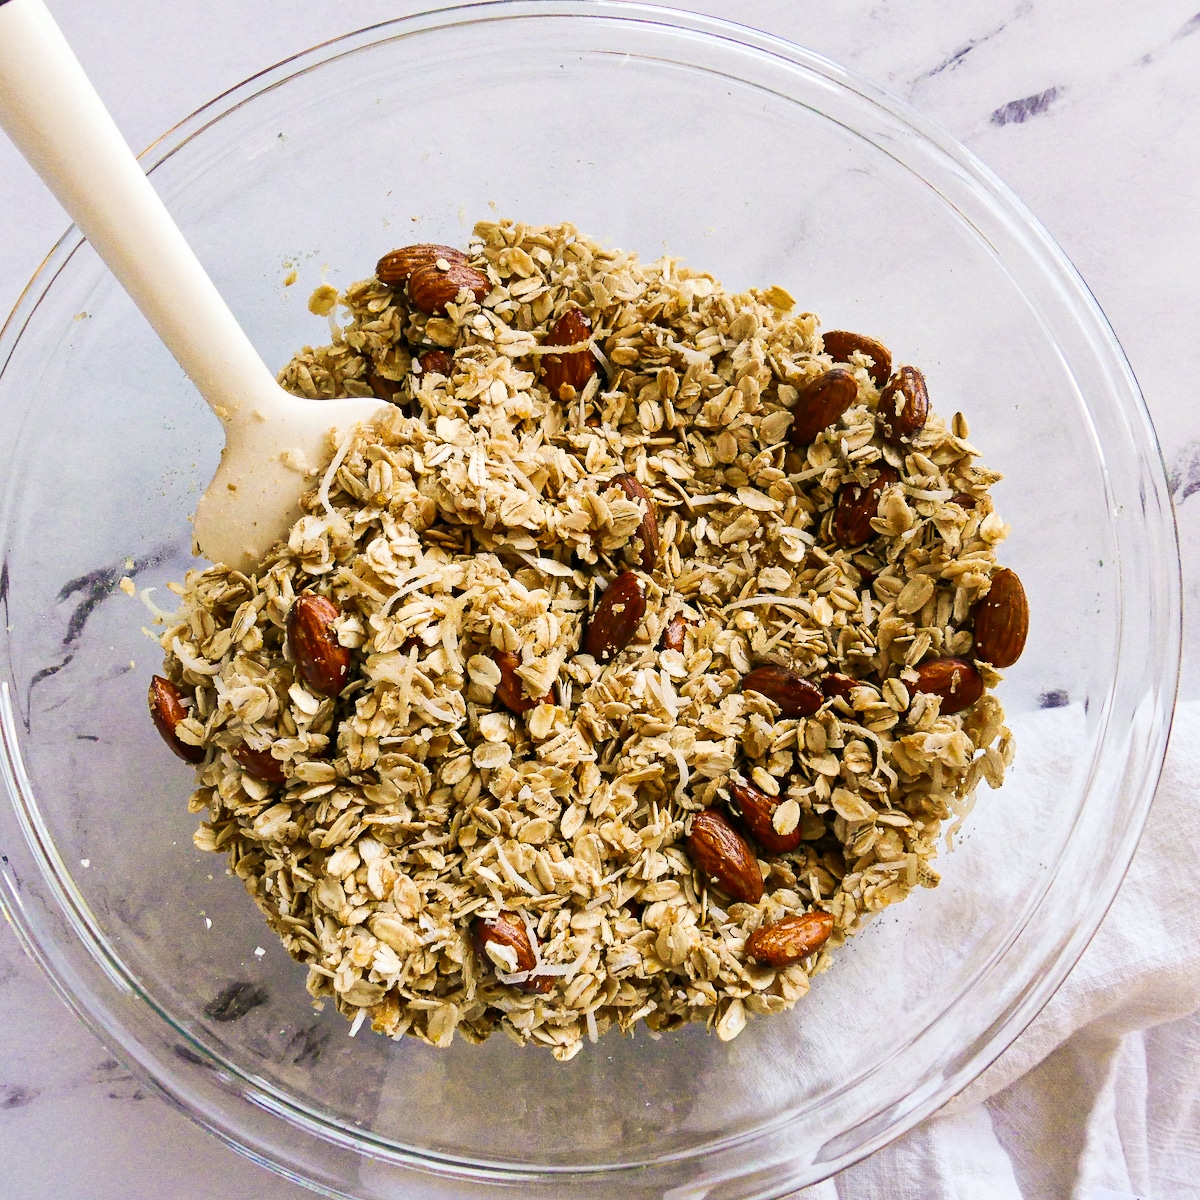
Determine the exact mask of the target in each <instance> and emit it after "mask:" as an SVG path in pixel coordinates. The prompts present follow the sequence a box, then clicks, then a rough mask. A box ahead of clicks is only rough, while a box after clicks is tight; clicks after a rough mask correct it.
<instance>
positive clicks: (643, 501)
mask: <svg viewBox="0 0 1200 1200" xmlns="http://www.w3.org/2000/svg"><path fill="white" fill-rule="evenodd" d="M611 482H612V483H614V484H616V486H617V487H619V488H620V489H621V491H623V492H624V493H625V495H626V496H628V497H629V499H630V500H636V501H637V502H638V503H639V504H640V505H641V506H642V523H641V524H640V525H639V526H638V527H637V533H636V534H635V535H634V536H635V537H636V538H637V539H638V541H639V543H640V544H641V554H640V556H639V559H638V561H639V562H640V564H641V568H642V570H643V571H652V570H653V569H654V564H655V563H656V562H658V518H657V517H656V516H655V514H654V501H653V500H651V499H650V493H649V492H647V491H646V489H645V488H644V487H642V485H641V483H640V482H638V479H637V476H636V475H629V474H622V475H614V476H613V478H612V480H611Z"/></svg>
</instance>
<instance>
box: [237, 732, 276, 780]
mask: <svg viewBox="0 0 1200 1200" xmlns="http://www.w3.org/2000/svg"><path fill="white" fill-rule="evenodd" d="M233 757H234V759H235V760H236V761H237V764H238V766H240V767H241V768H242V770H243V771H245V772H246V773H247V774H248V775H253V776H254V778H255V779H261V780H262V781H263V782H264V783H283V782H284V774H283V763H281V762H280V761H279V759H277V758H276V757H275V756H274V755H273V754H272V753H271V751H270V750H251V749H250V747H249V746H247V745H246V743H245V742H243V743H242V744H241V745H240V746H239V747H238V748H237V749H236V750H234V752H233Z"/></svg>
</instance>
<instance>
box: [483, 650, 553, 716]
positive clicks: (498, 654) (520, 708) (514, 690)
mask: <svg viewBox="0 0 1200 1200" xmlns="http://www.w3.org/2000/svg"><path fill="white" fill-rule="evenodd" d="M492 661H493V662H494V663H495V664H496V666H498V667H499V668H500V682H499V683H498V684H496V699H497V700H499V701H500V703H501V704H503V705H504V707H505V708H507V709H508V711H509V712H513V713H527V712H528V711H529V710H530V709H531V708H536V707H537V706H538V705H539V704H550V703H551V702H552V701H553V699H554V695H553V693H552V692H547V693H546V694H545V695H544V696H543V697H542V698H541V699H540V700H532V699H530V697H529V696H528V695H527V694H526V692H525V685H524V684H523V683H522V682H521V678H520V676H519V675H518V674H517V668H518V667H519V666H520V665H521V659H520V656H519V655H516V654H510V653H509V652H508V651H507V650H493V651H492Z"/></svg>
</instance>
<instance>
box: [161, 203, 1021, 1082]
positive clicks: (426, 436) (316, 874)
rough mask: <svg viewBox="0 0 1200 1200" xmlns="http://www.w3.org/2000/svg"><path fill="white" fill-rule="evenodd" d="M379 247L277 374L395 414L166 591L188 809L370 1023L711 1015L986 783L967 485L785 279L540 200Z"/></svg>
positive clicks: (997, 737) (980, 556)
mask: <svg viewBox="0 0 1200 1200" xmlns="http://www.w3.org/2000/svg"><path fill="white" fill-rule="evenodd" d="M409 249H414V248H409ZM415 249H416V250H431V252H436V261H435V262H433V263H432V265H430V264H429V263H426V264H425V268H423V269H424V271H425V273H424V274H418V271H417V270H414V269H412V264H411V263H408V262H406V261H403V259H404V255H405V253H407V251H405V252H401V251H396V252H394V254H393V255H392V256H387V257H385V259H384V260H383V261H382V262H381V263H380V267H379V274H380V275H382V276H384V278H383V279H381V278H378V277H377V278H372V279H368V280H366V281H364V282H361V283H357V284H355V285H353V286H352V287H350V288H349V289H347V291H346V292H345V293H344V294H343V295H341V296H340V298H339V303H340V305H341V306H343V308H344V310H345V311H348V314H349V322H348V324H346V325H345V327H344V328H341V327H339V326H337V325H336V324H335V326H334V337H333V341H332V344H330V345H328V346H323V347H320V348H317V349H312V348H307V347H306V348H305V350H304V351H303V352H302V353H300V354H298V355H297V356H296V357H295V358H294V359H293V360H292V362H291V363H289V364H288V366H287V368H286V369H285V370H284V372H283V373H282V375H281V382H282V383H283V384H284V386H286V387H287V388H288V389H289V390H292V391H294V392H296V393H299V394H302V395H306V396H312V397H319V396H340V395H368V394H377V395H381V396H384V397H385V398H388V399H391V400H393V401H394V403H395V408H394V410H391V411H390V412H389V414H388V415H387V416H386V417H385V418H384V419H383V420H382V421H381V422H380V423H379V424H377V425H376V426H375V427H372V428H369V429H364V430H359V431H356V432H354V433H353V434H352V435H350V436H347V437H344V438H343V439H342V440H341V441H340V442H339V443H338V444H337V445H336V447H332V448H331V449H332V450H333V451H334V454H333V459H332V462H331V463H330V464H329V467H328V470H327V471H326V472H325V474H324V477H323V478H321V479H319V480H317V479H314V485H316V484H319V486H315V487H314V490H313V491H312V492H311V493H310V494H309V496H308V497H306V500H305V515H304V516H303V517H302V518H301V519H300V521H299V522H298V523H297V524H296V525H295V527H294V528H293V530H292V533H291V536H290V539H289V541H288V543H287V544H286V545H281V546H279V547H278V548H277V549H276V550H274V551H273V552H272V553H271V554H270V555H269V556H268V558H267V559H266V561H265V562H264V563H263V565H262V567H261V568H260V570H259V572H258V574H257V575H254V576H247V575H244V574H241V573H239V572H236V571H232V570H230V569H228V568H226V567H222V566H215V567H212V568H211V569H209V570H206V571H196V572H191V573H189V575H188V578H187V580H186V583H185V584H184V585H183V586H182V587H181V588H179V591H180V593H181V595H182V606H181V608H180V610H179V612H178V613H177V614H176V615H175V616H174V617H173V618H172V621H173V623H172V625H171V627H170V628H169V629H167V631H166V632H165V633H164V634H163V636H162V645H163V647H164V649H165V651H166V665H165V667H164V676H165V678H164V679H162V680H159V681H157V683H156V686H157V687H159V689H160V690H159V698H158V700H157V708H156V707H155V705H156V699H155V691H154V689H152V693H151V704H152V709H153V710H154V713H155V719H156V721H158V723H159V727H160V729H161V730H162V731H163V732H164V736H165V737H167V739H168V741H171V740H172V738H173V739H174V746H175V749H176V750H177V752H180V753H182V754H183V755H184V756H185V757H188V758H189V759H191V760H193V761H196V762H197V788H196V791H195V792H194V794H193V796H192V797H191V802H190V803H191V809H192V811H194V812H197V813H200V812H203V813H205V814H206V819H205V820H204V822H203V824H202V825H201V826H200V828H199V831H198V832H197V834H196V844H197V845H198V846H200V847H202V848H204V849H208V850H214V851H219V852H221V853H223V854H226V855H228V856H229V859H230V862H231V864H232V868H233V870H234V871H235V872H236V873H237V875H238V876H239V877H240V878H241V879H242V880H243V882H244V883H245V886H246V888H247V890H248V891H249V892H250V893H251V895H253V897H254V898H255V900H256V901H257V903H258V904H259V906H260V907H261V909H262V910H263V912H264V913H265V914H266V917H267V920H268V922H269V923H270V925H271V926H272V928H273V929H274V930H275V931H276V932H277V933H278V934H279V936H280V937H281V938H282V940H283V943H284V945H285V946H286V947H287V949H288V951H289V952H290V953H291V954H292V955H293V956H294V957H295V958H296V959H298V960H299V961H301V962H303V963H305V964H307V965H308V971H309V975H308V988H309V991H310V992H311V993H312V995H313V996H314V997H317V998H331V999H333V1000H334V1002H335V1003H336V1005H337V1008H338V1009H339V1010H340V1011H342V1012H343V1013H345V1014H346V1015H347V1016H348V1017H353V1018H357V1019H358V1020H359V1021H361V1020H364V1019H365V1020H369V1021H370V1022H371V1025H372V1027H373V1028H374V1029H376V1030H378V1031H380V1032H382V1033H385V1034H388V1035H390V1036H392V1037H400V1036H401V1035H403V1034H406V1033H407V1034H411V1035H413V1036H415V1037H418V1038H420V1039H422V1040H423V1041H427V1042H430V1043H432V1044H434V1045H437V1046H446V1045H448V1044H449V1043H450V1042H451V1040H452V1039H453V1037H454V1035H455V1033H456V1032H457V1033H458V1034H459V1035H461V1036H462V1037H464V1038H466V1039H467V1040H469V1041H472V1042H478V1041H481V1040H482V1039H484V1038H486V1037H487V1036H488V1035H489V1034H491V1033H492V1032H493V1031H495V1030H496V1029H503V1030H504V1032H505V1033H506V1034H508V1035H509V1036H510V1037H512V1038H513V1039H514V1040H516V1041H517V1042H519V1043H521V1044H526V1043H529V1042H533V1043H534V1044H539V1045H543V1046H547V1047H549V1048H551V1049H552V1050H553V1053H554V1054H555V1056H556V1057H557V1058H560V1059H563V1060H566V1059H569V1058H571V1057H572V1056H573V1055H574V1054H575V1053H576V1052H577V1051H578V1050H579V1049H580V1048H581V1046H582V1045H583V1043H584V1040H585V1039H591V1040H595V1038H596V1037H598V1036H600V1035H602V1034H604V1033H605V1032H606V1031H607V1030H609V1029H611V1028H612V1027H614V1026H616V1027H619V1028H620V1029H621V1030H622V1031H623V1032H630V1031H632V1030H633V1028H634V1026H636V1025H637V1024H638V1023H639V1022H641V1023H643V1025H644V1027H645V1028H646V1029H647V1030H648V1031H649V1032H650V1033H651V1035H652V1036H658V1034H659V1033H661V1032H662V1031H665V1030H669V1029H673V1028H675V1027H677V1026H679V1025H681V1024H682V1023H683V1022H687V1021H703V1022H706V1023H707V1024H708V1025H709V1026H710V1027H711V1028H714V1029H715V1031H716V1033H717V1034H718V1036H720V1037H721V1038H724V1039H729V1038H732V1037H735V1036H736V1035H737V1034H738V1032H739V1031H740V1030H741V1029H742V1028H743V1027H744V1025H745V1023H746V1021H747V1019H748V1017H749V1016H750V1015H751V1014H755V1015H762V1014H767V1013H776V1012H780V1011H782V1010H785V1009H788V1008H790V1007H791V1006H792V1005H793V1004H795V1002H796V1001H797V1000H798V999H799V998H800V997H801V996H803V995H804V994H805V992H806V991H807V990H808V987H809V979H810V977H811V976H812V975H814V974H817V973H819V972H821V971H823V970H825V969H826V967H827V966H828V965H829V961H830V957H829V955H830V951H831V950H832V949H834V948H836V947H837V946H839V945H840V944H841V943H842V942H843V941H844V939H845V938H846V937H847V936H849V935H850V934H852V933H853V932H854V931H855V930H856V929H857V928H858V927H859V926H860V925H861V924H862V923H863V922H864V920H866V919H867V917H868V916H869V915H870V914H872V913H874V912H877V911H879V910H880V909H882V908H884V907H885V906H887V905H889V904H891V903H894V902H895V901H898V900H902V899H903V898H904V897H905V896H906V895H907V894H908V892H909V891H910V890H911V889H912V888H914V887H917V886H923V887H932V886H934V885H935V884H936V883H937V881H938V875H937V872H936V871H935V870H934V867H933V859H934V857H935V854H936V850H937V845H938V841H939V838H940V836H941V835H942V834H943V832H945V831H946V828H947V827H950V828H951V829H952V828H953V827H955V826H956V825H957V824H960V823H961V820H962V818H963V816H964V815H965V813H966V812H967V811H968V809H969V807H970V803H971V797H972V794H973V792H974V791H975V788H976V786H977V785H978V784H979V782H980V781H981V780H986V781H987V782H988V783H989V784H990V785H991V786H993V787H995V786H997V785H998V784H999V783H1000V781H1001V779H1002V777H1003V773H1004V766H1005V764H1006V763H1008V762H1009V761H1010V760H1011V756H1012V749H1013V747H1012V739H1011V736H1010V734H1009V732H1008V730H1007V729H1006V728H1005V727H1004V723H1003V722H1004V715H1003V711H1002V709H1001V706H1000V704H999V702H998V701H997V700H996V698H995V697H994V696H993V695H992V693H991V689H992V688H993V687H994V685H995V684H996V682H997V681H998V679H999V678H1000V676H999V674H998V672H997V671H996V669H995V666H996V665H997V664H1004V665H1006V663H1005V659H1007V660H1009V661H1011V659H1012V657H1013V655H1012V653H1011V650H1012V647H1011V645H1009V646H1007V647H1002V648H1001V649H999V650H997V651H994V652H992V653H991V655H990V657H987V656H984V655H982V654H981V653H980V651H981V650H982V648H983V647H982V641H983V633H982V622H983V620H984V617H983V616H981V615H980V614H981V612H982V611H983V610H982V609H981V608H980V605H981V604H982V603H985V601H984V600H983V598H984V597H985V596H986V594H987V593H988V592H989V588H990V586H991V582H992V580H993V578H994V577H996V578H999V577H1000V576H1005V577H1007V576H1011V579H1012V580H1016V577H1015V575H1012V573H1011V572H1005V571H1003V570H1002V568H1001V567H1000V565H999V564H998V562H997V560H996V547H997V545H998V543H999V542H1000V541H1001V540H1002V539H1003V537H1004V536H1005V533H1006V527H1005V526H1004V524H1003V523H1002V522H1001V520H1000V518H999V516H998V515H997V514H996V513H995V512H994V511H993V507H992V503H991V500H990V498H989V495H988V489H989V487H990V486H991V485H992V484H993V483H994V482H995V481H996V480H998V479H999V478H1000V476H999V475H997V474H996V473H995V472H993V471H990V470H988V469H986V468H984V467H982V466H979V465H977V464H976V457H977V453H978V452H977V451H976V450H975V449H974V448H973V447H972V446H971V444H970V443H969V442H968V441H967V437H968V431H967V426H966V422H965V420H964V419H963V418H962V416H961V415H956V416H955V417H954V418H953V420H952V421H951V422H950V424H949V425H948V426H947V425H946V424H945V423H944V422H943V420H942V419H941V418H940V417H939V416H938V415H937V414H936V413H934V412H932V411H925V410H924V409H922V408H921V405H920V403H918V402H919V401H920V400H921V399H922V396H923V393H924V383H923V380H921V381H920V388H919V389H917V390H914V389H915V384H913V376H916V377H919V372H915V371H914V369H913V368H899V369H898V370H897V372H896V373H894V374H892V373H891V371H890V361H889V362H887V363H884V362H881V356H886V354H887V352H886V351H885V350H884V349H883V348H882V347H879V346H878V343H873V342H871V340H870V339H866V338H861V337H858V336H857V335H847V334H830V335H828V338H829V345H827V346H824V348H823V341H822V336H821V334H820V332H819V329H818V322H817V319H816V317H815V316H813V315H812V314H809V313H803V314H800V315H792V314H791V309H792V300H791V297H790V296H788V295H787V293H785V292H784V291H783V290H782V289H780V288H777V287H773V288H770V289H769V290H765V291H759V290H751V291H749V292H746V293H743V294H730V293H728V292H726V291H724V290H723V289H722V287H721V286H720V284H719V283H717V282H716V281H715V280H714V279H712V278H711V277H710V276H708V275H704V274H701V273H698V272H695V271H692V270H690V269H688V268H686V267H684V266H682V265H681V264H680V263H679V262H678V261H675V260H672V259H669V258H664V259H661V260H659V261H656V262H650V263H643V262H640V261H639V260H638V259H637V257H636V256H634V255H633V254H630V253H627V252H625V251H621V250H611V249H605V248H602V247H601V246H599V245H597V244H596V243H594V242H593V241H591V240H589V239H588V238H586V237H585V236H583V235H582V234H580V233H579V232H577V231H576V230H575V229H574V228H573V227H572V226H570V225H560V226H554V227H544V228H535V227H529V226H524V225H520V224H514V223H512V222H509V221H503V222H499V223H481V224H480V225H478V226H477V227H476V229H475V234H474V239H473V241H472V242H471V245H470V247H469V249H468V251H467V253H466V254H465V255H463V254H461V253H458V252H455V251H451V250H450V249H449V248H447V247H434V248H422V247H418V248H415ZM449 255H456V257H453V258H451V257H449ZM426 257H427V258H428V257H429V256H428V255H427V256H426ZM389 264H390V265H389ZM385 279H388V280H391V282H386V281H385ZM481 279H482V281H483V282H482V283H481V282H480V280H481ZM439 288H440V291H439ZM325 307H326V308H329V307H330V305H329V304H326V305H325ZM334 311H335V313H336V310H334ZM331 319H332V318H331ZM906 371H907V372H910V375H908V376H905V375H904V374H903V373H904V372H906ZM831 378H833V379H834V380H835V381H836V386H835V384H834V383H830V379H831ZM896 380H900V381H901V383H900V384H899V385H897V384H896V383H895V381H896ZM906 380H907V382H905V381H906ZM818 384H820V386H817V385H818ZM885 390H887V396H886V399H884V400H882V401H881V392H883V391H885ZM839 396H840V397H841V399H840V400H839V399H838V397H839ZM926 407H927V406H926ZM830 413H832V417H831V419H829V420H826V419H825V418H826V417H827V416H829V414H830ZM814 424H815V425H817V426H819V428H817V429H815V431H814V430H813V429H811V428H803V430H802V427H807V426H811V425H814ZM1007 586H1008V590H1009V592H1011V591H1012V588H1013V586H1014V585H1013V584H1012V583H1011V581H1008V585H1007ZM1015 588H1016V589H1017V590H1018V591H1019V588H1020V585H1019V581H1017V582H1016V584H1015ZM1007 594H1008V593H1007V592H1005V593H1004V595H1007ZM996 597H1001V589H996V590H995V592H994V593H993V599H995V598H996ZM1005 603H1006V606H1005V607H1003V608H1002V609H1001V608H1000V607H999V606H998V605H997V604H993V605H992V607H991V609H989V610H988V614H989V615H988V617H987V619H988V620H989V621H990V622H991V625H990V626H989V629H994V630H998V632H991V633H989V635H988V636H989V638H990V639H991V640H992V641H993V642H994V643H996V644H1000V643H1003V642H1004V639H1005V637H1008V639H1009V641H1010V642H1011V641H1012V637H1013V636H1016V634H1014V631H1013V628H1012V626H1013V621H1014V618H1013V609H1012V607H1011V604H1010V603H1009V602H1008V601H1006V602H1005ZM1012 603H1015V602H1012ZM1020 604H1022V605H1023V604H1024V597H1023V593H1022V594H1021V596H1020ZM997 613H999V616H997ZM1017 615H1018V616H1020V612H1018V614H1017ZM977 619H978V621H979V622H980V627H979V629H978V630H976V628H975V625H976V620H977ZM1025 619H1026V620H1027V614H1026V618H1025ZM1017 634H1019V640H1020V641H1022V642H1023V636H1024V634H1023V629H1022V630H1018V631H1017ZM977 638H978V641H979V644H978V645H977V644H976V639H977ZM1019 652H1020V647H1019V646H1018V647H1017V653H1019ZM985 657H987V661H984V659H985ZM164 697H165V698H164Z"/></svg>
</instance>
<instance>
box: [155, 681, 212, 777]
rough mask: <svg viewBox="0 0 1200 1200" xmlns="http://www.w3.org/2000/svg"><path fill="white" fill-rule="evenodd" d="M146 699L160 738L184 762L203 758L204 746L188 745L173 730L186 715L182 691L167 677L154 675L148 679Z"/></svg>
mask: <svg viewBox="0 0 1200 1200" xmlns="http://www.w3.org/2000/svg"><path fill="white" fill-rule="evenodd" d="M147 699H148V701H149V704H150V719H151V720H152V721H153V722H154V727H155V728H156V729H157V730H158V732H159V733H160V734H162V740H163V741H164V742H166V743H167V745H168V746H170V747H171V749H172V751H173V752H174V753H175V754H176V755H177V756H178V757H179V758H182V759H183V761H184V762H190V763H198V762H200V761H201V760H202V759H203V758H204V747H203V746H189V745H188V744H187V742H184V741H181V740H180V738H179V734H177V733H176V732H175V726H176V725H178V724H179V722H180V721H182V720H183V718H184V717H186V716H187V715H188V710H187V709H186V708H184V706H183V693H182V692H180V690H179V689H178V688H177V687H176V686H175V685H174V684H173V683H172V682H171V681H170V680H169V679H164V678H163V677H162V676H161V675H155V676H154V677H153V678H152V679H151V680H150V691H149V695H148V697H147Z"/></svg>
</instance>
